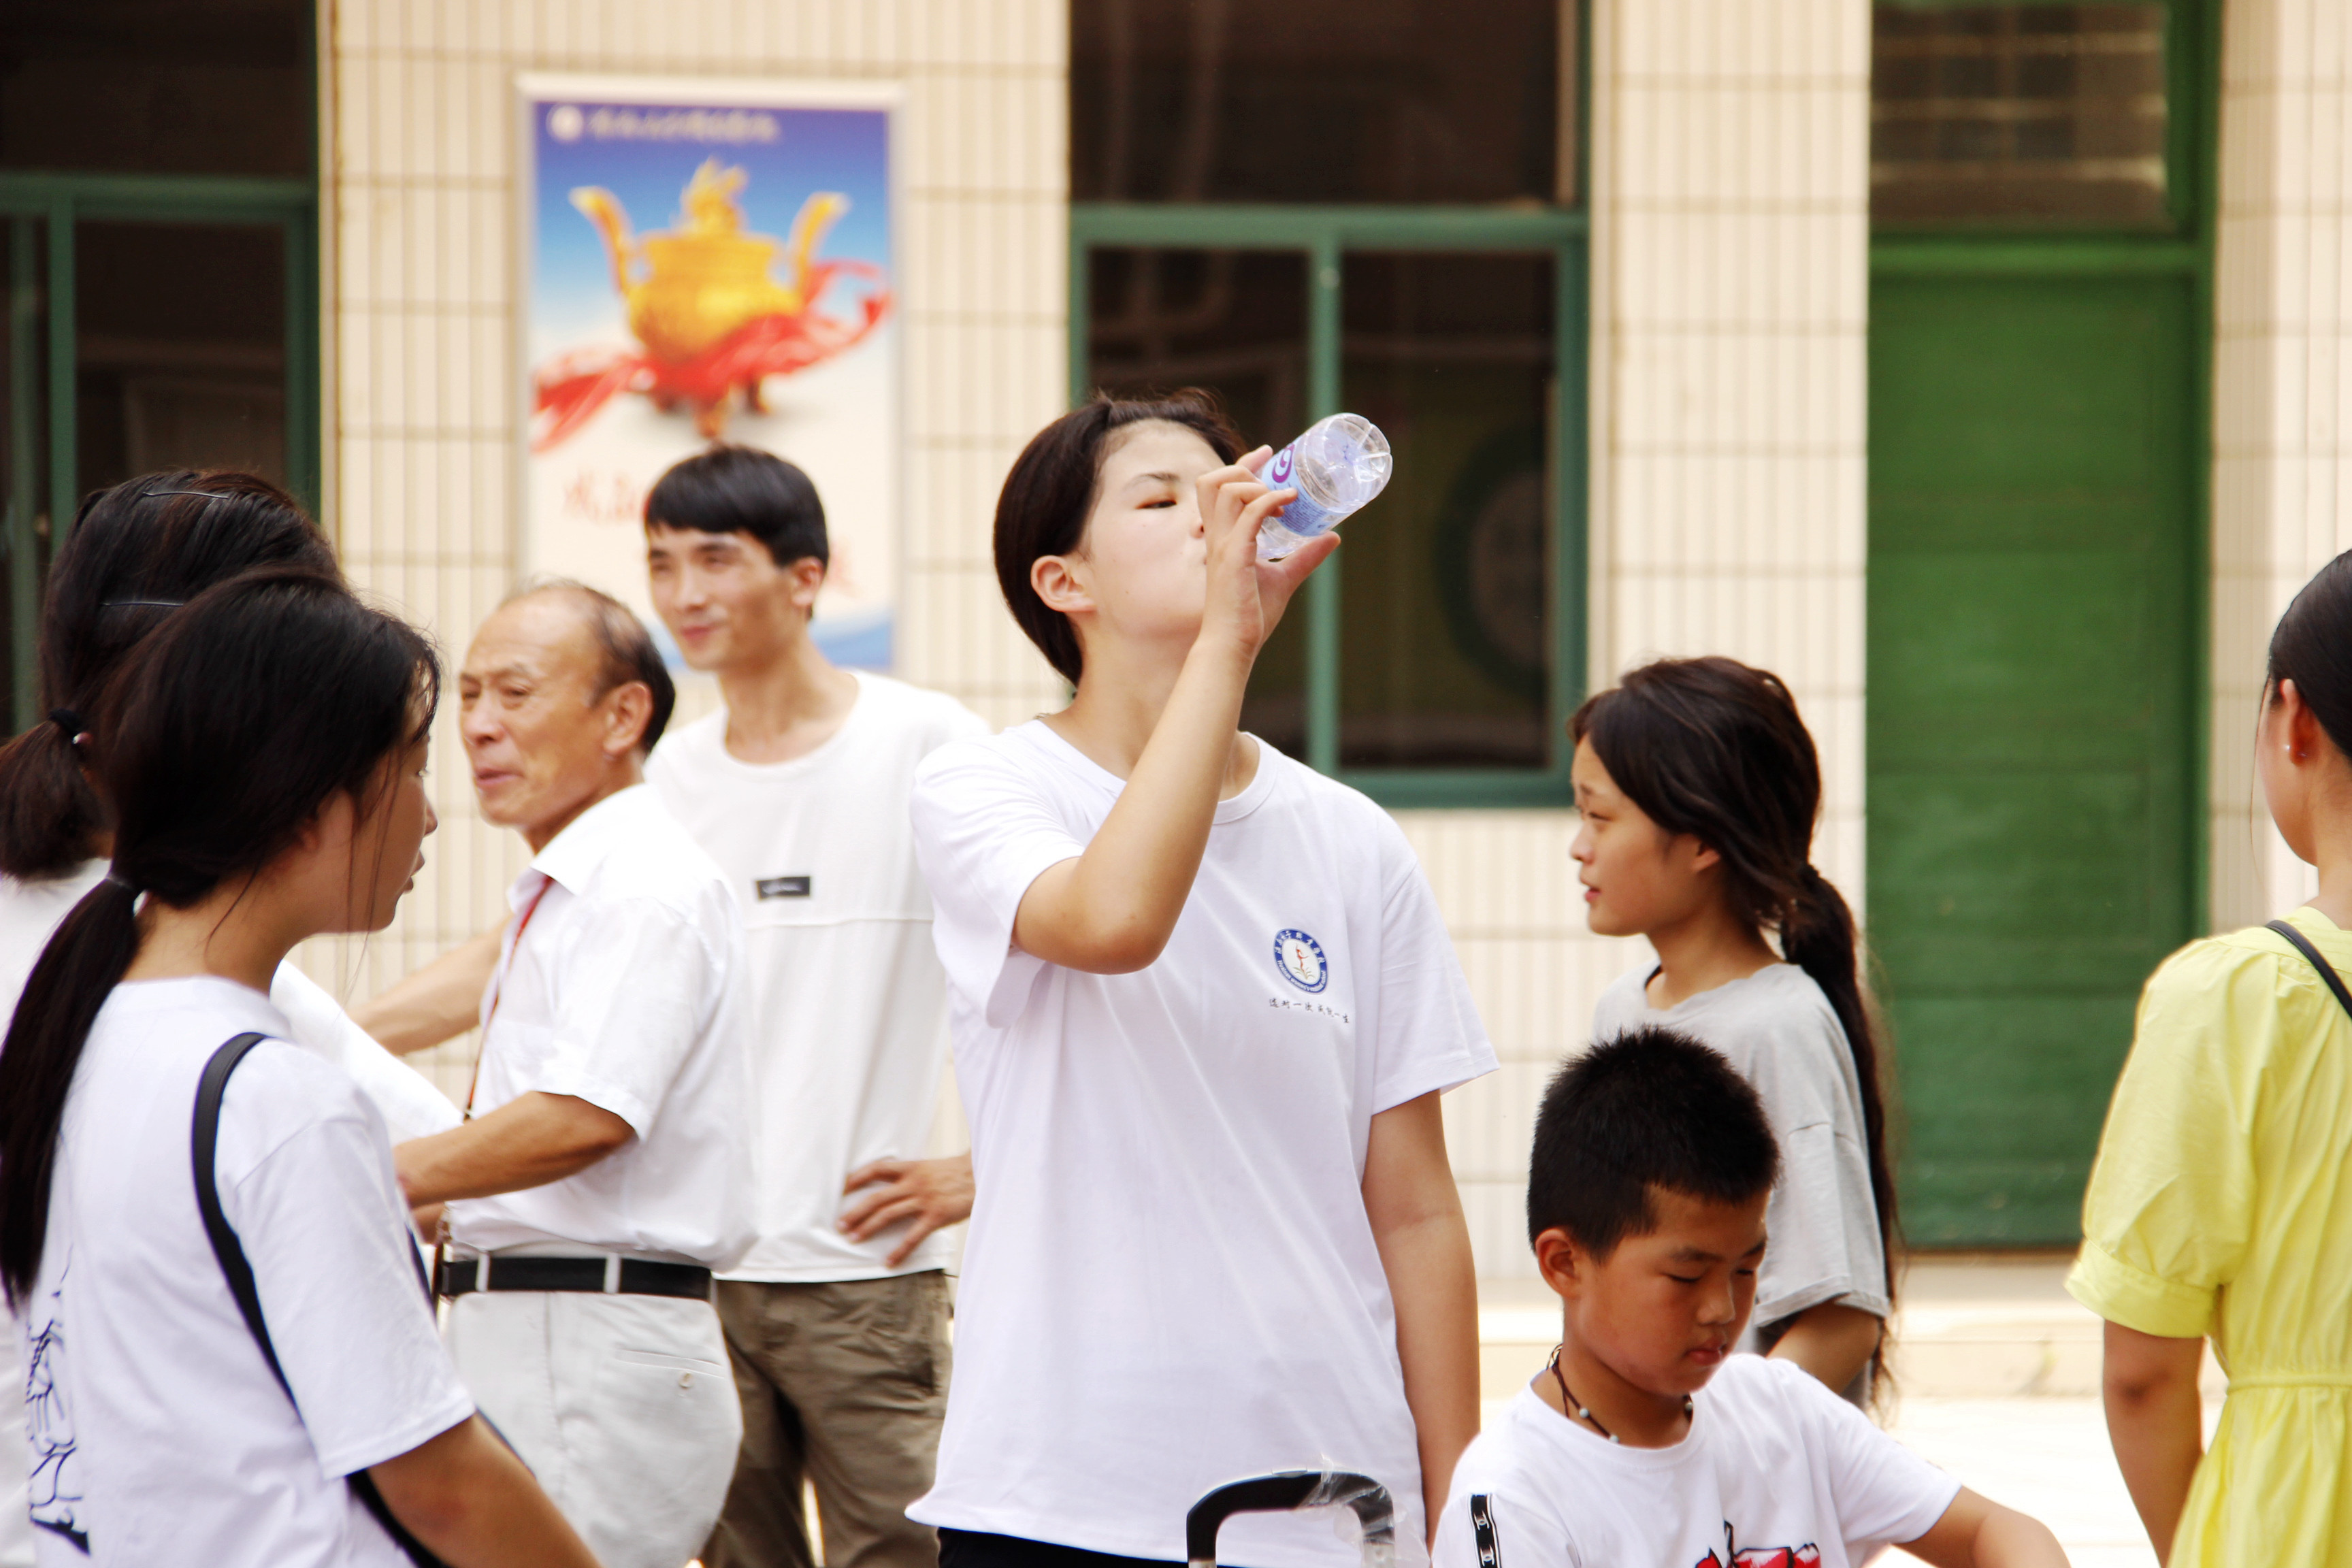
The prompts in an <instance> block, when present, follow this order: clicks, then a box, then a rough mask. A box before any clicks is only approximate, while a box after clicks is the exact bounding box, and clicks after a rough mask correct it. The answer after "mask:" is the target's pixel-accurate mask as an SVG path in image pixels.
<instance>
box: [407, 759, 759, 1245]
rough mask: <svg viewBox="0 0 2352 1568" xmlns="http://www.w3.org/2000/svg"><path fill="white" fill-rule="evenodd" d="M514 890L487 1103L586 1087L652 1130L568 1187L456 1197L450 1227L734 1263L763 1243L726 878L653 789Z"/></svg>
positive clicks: (484, 1080)
mask: <svg viewBox="0 0 2352 1568" xmlns="http://www.w3.org/2000/svg"><path fill="white" fill-rule="evenodd" d="M507 901H508V902H509V904H510V905H512V906H513V909H514V911H515V919H513V920H512V921H509V922H508V923H507V935H506V943H505V949H504V951H503V952H501V953H500V954H499V966H498V969H497V971H496V973H493V974H492V975H491V977H490V984H489V987H488V990H487V991H485V992H484V993H483V995H482V1017H483V1035H482V1063H481V1079H480V1081H479V1083H478V1086H477V1088H476V1090H475V1094H474V1112H475V1114H476V1115H478V1116H480V1115H487V1114H488V1113H489V1112H490V1111H493V1110H497V1109H498V1108H499V1106H501V1105H504V1104H505V1103H506V1102H507V1101H509V1100H512V1099H514V1098H515V1097H516V1096H517V1095H520V1094H528V1093H530V1092H532V1091H533V1090H537V1091H539V1092H541V1093H545V1094H569V1095H573V1096H576V1097H577V1098H579V1099H581V1100H586V1101H587V1102H588V1103H589V1104H591V1105H594V1106H599V1107H602V1108H603V1109H604V1110H609V1111H611V1112H612V1113H613V1114H614V1115H615V1116H617V1117H619V1118H620V1119H621V1120H622V1121H625V1122H627V1123H628V1124H629V1129H630V1131H633V1132H635V1134H636V1136H635V1138H632V1139H631V1140H629V1142H626V1143H624V1144H623V1145H622V1146H621V1147H620V1148H619V1149H618V1150H616V1151H615V1152H613V1153H610V1154H607V1155H606V1156H604V1158H603V1159H601V1160H599V1161H597V1162H596V1163H594V1164H593V1165H591V1166H589V1167H588V1168H587V1169H586V1170H584V1171H582V1172H580V1173H578V1174H576V1175H571V1176H566V1177H564V1178H563V1179H562V1181H560V1182H549V1183H547V1184H545V1185H543V1186H537V1187H530V1188H526V1189H524V1190H523V1191H521V1192H516V1193H501V1194H499V1195H498V1196H496V1197H489V1198H461V1199H458V1200H457V1201H455V1202H452V1203H451V1204H450V1205H449V1206H448V1215H449V1234H450V1237H451V1238H452V1239H453V1240H455V1241H457V1242H458V1243H459V1244H461V1245H463V1246H465V1247H471V1248H473V1249H475V1250H477V1251H482V1252H489V1251H494V1250H496V1249H498V1248H499V1247H539V1248H542V1249H545V1248H548V1247H551V1246H552V1247H570V1248H572V1249H574V1250H581V1251H588V1252H619V1253H636V1254H642V1255H645V1256H647V1257H652V1258H659V1259H662V1260H665V1261H668V1262H677V1263H699V1264H702V1265H704V1266H706V1267H708V1268H725V1267H726V1266H728V1265H729V1264H730V1263H732V1262H734V1261H735V1259H736V1258H740V1257H741V1256H742V1254H743V1249H744V1247H747V1246H749V1245H750V1244H751V1207H750V1194H751V1059H750V1056H749V1053H748V1050H747V1048H746V1043H745V1025H746V1020H745V1017H744V1004H745V1000H746V998H745V995H744V988H743V922H742V917H741V916H740V915H739V914H738V913H737V912H736V910H735V900H734V897H733V895H732V894H730V893H729V892H728V890H727V880H726V879H725V877H723V876H722V875H720V873H719V868H718V867H717V866H716V865H714V864H712V862H711V859H710V857H709V856H708V855H705V854H704V853H703V852H702V851H701V850H700V849H699V848H698V847H696V846H695V842H694V840H693V839H692V838H690V837H688V836H687V832H686V829H685V828H683V827H680V826H678V825H677V820H676V819H675V818H673V817H672V816H670V814H669V813H668V812H667V811H666V810H664V809H663V808H662V804H661V802H660V800H659V799H657V798H656V796H655V795H654V792H653V791H652V790H651V789H649V788H647V787H646V786H645V785H643V784H638V785H635V786H633V787H631V788H629V789H625V790H622V791H621V792H620V793H618V794H617V795H608V796H606V797H605V798H604V799H603V800H600V801H598V802H597V803H596V804H595V805H592V806H590V807H589V808H588V809H587V810H586V811H583V812H582V813H581V814H580V815H579V816H576V817H574V818H573V819H572V822H571V823H570V824H569V825H568V826H566V827H565V828H564V829H563V831H562V832H561V833H558V834H557V835H556V836H555V837H553V838H552V839H551V840H549V841H548V844H547V847H545V848H543V849H541V851H540V852H539V853H538V854H537V855H536V856H534V857H532V858H531V862H530V867H529V868H527V869H526V870H525V871H524V872H523V874H522V875H521V876H520V877H518V878H516V879H515V882H514V886H513V887H512V888H510V889H508V892H507Z"/></svg>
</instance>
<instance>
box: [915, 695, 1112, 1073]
mask: <svg viewBox="0 0 2352 1568" xmlns="http://www.w3.org/2000/svg"><path fill="white" fill-rule="evenodd" d="M912 810H913V814H914V828H915V858H916V860H917V861H918V863H919V864H920V865H921V867H922V870H923V879H924V880H925V881H926V882H928V883H929V884H930V889H931V907H932V920H931V940H932V942H934V943H935V944H936V945H937V946H938V948H939V953H940V964H941V965H942V966H943V967H944V968H945V969H946V970H947V973H948V980H949V983H950V984H952V985H953V986H954V987H955V988H956V990H957V991H958V992H959V993H961V994H962V996H963V997H964V998H965V1000H966V1001H967V1002H968V1003H969V1004H970V1005H972V1006H973V1007H974V1008H976V1009H977V1010H978V1011H979V1012H980V1014H981V1015H982V1018H983V1019H984V1021H985V1022H986V1023H987V1025H988V1026H989V1027H991V1028H996V1029H1001V1028H1003V1027H1004V1026H1006V1025H1007V1024H1009V1023H1011V1022H1012V1020H1013V1017H1014V1016H1015V1015H1016V1014H1018V1013H1019V1012H1020V1010H1021V1006H1022V1004H1023V1003H1024V1002H1025V1001H1027V999H1028V996H1029V989H1030V987H1031V986H1032V985H1034V984H1035V983H1036V979H1037V976H1038V975H1039V974H1040V973H1043V972H1044V970H1045V961H1044V960H1042V959H1039V958H1036V957H1034V956H1032V955H1031V954H1028V953H1025V952H1019V951H1017V950H1016V949H1014V947H1013V916H1014V915H1015V914H1017V913H1018V912H1019V911H1020V909H1021V899H1022V895H1023V894H1024V893H1026V892H1028V890H1029V885H1030V884H1031V883H1032V882H1034V881H1035V880H1036V879H1038V877H1039V876H1040V875H1042V874H1043V873H1044V872H1045V870H1046V869H1047V868H1049V867H1053V866H1058V865H1060V864H1061V863H1062V862H1063V861H1065V860H1075V859H1076V858H1078V857H1079V856H1081V855H1083V854H1085V853H1086V849H1087V847H1086V844H1085V843H1084V842H1083V841H1082V840H1080V839H1079V838H1078V837H1076V835H1074V834H1073V833H1071V831H1070V830H1069V828H1068V827H1067V826H1066V825H1065V824H1064V822H1063V820H1062V818H1061V816H1059V815H1058V814H1057V813H1056V812H1055V810H1054V809H1053V807H1052V805H1051V804H1050V803H1049V802H1048V801H1047V800H1046V798H1045V793H1044V791H1043V790H1041V789H1040V788H1039V787H1038V785H1037V783H1036V781H1034V779H1031V778H1028V777H1026V776H1024V774H1023V773H1022V772H1021V771H1020V769H1019V768H1018V767H1016V766H1015V765H1014V764H1013V763H1012V761H1011V760H1010V759H1008V758H1006V757H1004V756H1003V755H1001V754H1000V753H999V752H997V751H996V750H995V749H994V748H992V747H987V746H982V745H976V744H971V743H968V742H960V743H954V744H950V745H947V746H942V747H941V748H940V749H939V750H938V751H936V752H932V753H931V754H930V755H929V757H927V758H925V759H924V761H923V765H922V767H921V768H920V769H919V771H918V772H917V773H916V775H915V790H914V797H913V804H912Z"/></svg>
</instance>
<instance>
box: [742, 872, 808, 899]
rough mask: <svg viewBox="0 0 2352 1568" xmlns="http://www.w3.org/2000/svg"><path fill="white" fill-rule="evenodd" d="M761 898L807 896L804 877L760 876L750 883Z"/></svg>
mask: <svg viewBox="0 0 2352 1568" xmlns="http://www.w3.org/2000/svg"><path fill="white" fill-rule="evenodd" d="M751 886H752V888H753V889H756V890H757V891H758V893H759V895H760V896H761V898H763V899H805V898H807V897H808V896H809V879H807V878H806V877H762V878H761V879H759V880H758V881H756V882H753V883H752V884H751Z"/></svg>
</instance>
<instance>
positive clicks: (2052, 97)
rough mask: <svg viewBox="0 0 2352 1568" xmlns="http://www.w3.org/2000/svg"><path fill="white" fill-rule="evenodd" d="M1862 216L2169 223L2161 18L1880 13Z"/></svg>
mask: <svg viewBox="0 0 2352 1568" xmlns="http://www.w3.org/2000/svg"><path fill="white" fill-rule="evenodd" d="M1875 17H1876V26H1875V30H1874V38H1875V45H1874V58H1873V65H1872V78H1871V141H1870V182H1871V216H1873V217H1874V218H1875V219H1877V220H1879V221H1880V222H1892V223H1937V222H1981V221H1985V220H1993V221H2004V220H2005V221H2009V222H2015V223H2055V224H2067V223H2072V224H2114V225H2123V226H2142V227H2145V226H2158V225H2161V224H2163V223H2165V222H2166V221H2167V217H2168V214H2167V211H2166V203H2165V141H2166V135H2165V113H2166V106H2165V64H2164V24H2165V8H2164V6H2162V5H1955V6H1943V5H1937V6H1921V5H1902V4H1894V3H1890V0H1880V4H1879V5H1877V7H1876V10H1875Z"/></svg>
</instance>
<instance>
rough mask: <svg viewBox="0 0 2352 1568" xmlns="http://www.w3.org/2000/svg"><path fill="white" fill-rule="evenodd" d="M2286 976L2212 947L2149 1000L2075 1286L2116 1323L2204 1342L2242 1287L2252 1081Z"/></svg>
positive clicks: (2202, 945) (2146, 994)
mask: <svg viewBox="0 0 2352 1568" xmlns="http://www.w3.org/2000/svg"><path fill="white" fill-rule="evenodd" d="M2277 973H2278V961H2277V959H2276V958H2275V957H2273V955H2271V954H2268V953H2265V952H2261V951H2259V950H2257V949H2253V948H2249V947H2246V946H2244V945H2242V944H2238V943H2231V942H2221V941H2216V940H2208V941H2204V942H2192V943H2191V944H2189V946H2188V947H2186V948H2184V949H2182V950H2181V951H2180V952H2178V953H2175V954H2174V955H2173V956H2172V957H2171V958H2170V959H2168V961H2166V963H2165V964H2164V966H2163V967H2162V968H2160V969H2158V971H2157V972H2156V973H2155V974H2154V975H2152V976H2150V977H2149V980H2148V983H2147V989H2146V990H2145V991H2143V992H2142V993H2141V995H2140V1005H2139V1018H2138V1023H2137V1027H2136V1029H2135V1032H2134V1035H2133V1039H2132V1049H2131V1057H2130V1059H2129V1060H2127V1061H2126V1062H2125V1064H2124V1070H2123V1076H2122V1078H2121V1079H2119V1080H2118V1081H2117V1082H2116V1094H2115V1100H2114V1101H2113V1103H2112V1104H2110V1105H2109V1107H2108V1108H2107V1123H2106V1130H2105V1132H2104V1133H2103V1134H2102V1135H2101V1137H2100V1140H2099V1154H2098V1160H2097V1162H2096V1163H2095V1164H2094V1165H2093V1166H2092V1168H2091V1182H2090V1187H2089V1189H2088V1191H2086V1192H2085V1193H2084V1198H2083V1249H2082V1252H2081V1253H2080V1254H2079V1256H2078V1257H2077V1258H2076V1259H2075V1262H2074V1270H2073V1272H2072V1273H2071V1274H2070V1275H2069V1276H2068V1277H2067V1280H2066V1289H2068V1290H2069V1291H2071V1292H2072V1293H2073V1294H2074V1299H2075V1300H2079V1301H2081V1302H2082V1303H2083V1304H2084V1306H2086V1307H2088V1308H2090V1309H2091V1310H2093V1311H2095V1312H2096V1313H2098V1314H2099V1316H2101V1317H2102V1318H2105V1319H2106V1320H2107V1321H2109V1322H2113V1323H2120V1324H2122V1325H2123V1326H2124V1327H2126V1328H2128V1329H2137V1330H2138V1331H2140V1332H2142V1333H2146V1334H2160V1335H2164V1336H2167V1337H2168V1338H2174V1339H2196V1338H2200V1337H2201V1336H2203V1335H2204V1334H2205V1333H2206V1332H2207V1331H2208V1330H2210V1328H2211V1326H2212V1322H2213V1309H2214V1303H2215V1300H2216V1298H2217V1297H2218V1295H2219V1294H2220V1292H2221V1289H2222V1287H2224V1286H2226V1285H2228V1284H2229V1283H2230V1282H2231V1280H2232V1279H2235V1278H2236V1276H2237V1272H2238V1268H2239V1266H2240V1264H2241V1263H2242V1261H2243V1259H2244V1257H2245V1252H2246V1244H2247V1238H2248V1236H2249V1234H2250V1231H2251V1227H2252V1211H2253V1198H2254V1175H2253V1148H2252V1136H2251V1133H2252V1125H2251V1100H2252V1085H2253V1079H2254V1075H2253V1074H2252V1073H2251V1072H2249V1071H2247V1070H2246V1068H2247V1064H2249V1063H2258V1062H2259V1061H2260V1060H2261V1059H2262V1058H2263V1055H2264V1054H2265V1053H2266V1051H2267V1048H2268V1046H2269V1044H2270V1037H2271V1035H2272V1034H2273V1032H2274V1031H2275V1030H2276V1028H2277V1025H2278V994H2277Z"/></svg>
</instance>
